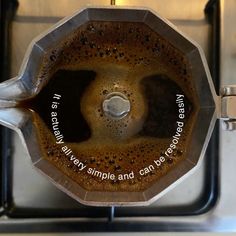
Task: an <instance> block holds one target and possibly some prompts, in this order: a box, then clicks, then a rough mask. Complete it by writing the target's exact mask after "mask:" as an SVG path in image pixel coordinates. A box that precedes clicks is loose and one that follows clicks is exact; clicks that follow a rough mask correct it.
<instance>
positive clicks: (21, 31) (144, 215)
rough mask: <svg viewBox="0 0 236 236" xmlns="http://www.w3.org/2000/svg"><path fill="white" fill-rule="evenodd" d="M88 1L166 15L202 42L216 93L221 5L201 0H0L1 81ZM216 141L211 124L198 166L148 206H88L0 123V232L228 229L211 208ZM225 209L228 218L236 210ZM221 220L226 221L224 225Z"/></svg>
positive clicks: (217, 198)
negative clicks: (52, 178) (38, 40)
mask: <svg viewBox="0 0 236 236" xmlns="http://www.w3.org/2000/svg"><path fill="white" fill-rule="evenodd" d="M88 2H89V3H91V4H90V5H96V6H98V5H110V4H114V3H115V4H116V5H131V6H145V7H148V8H151V9H153V10H155V11H157V12H158V13H159V14H160V15H162V16H163V17H166V18H168V19H169V20H170V21H171V22H172V23H174V24H175V25H176V26H177V27H178V28H179V29H180V30H182V31H183V32H184V33H185V34H187V35H188V36H190V37H191V38H193V39H194V40H195V41H197V42H198V43H199V44H200V45H201V46H202V48H203V50H204V52H205V54H206V56H207V59H208V63H209V67H210V70H211V74H212V77H213V80H214V83H215V87H216V91H218V90H219V84H220V80H219V79H220V76H219V75H220V71H219V68H220V67H219V65H220V64H219V63H220V59H219V52H220V50H221V47H220V46H221V44H220V42H221V40H222V38H220V36H221V34H220V29H222V28H219V26H221V27H222V26H223V24H222V23H224V21H223V18H222V16H223V14H224V13H225V8H222V6H224V5H226V3H225V2H224V1H221V2H220V1H209V2H208V1H207V0H198V1H194V0H191V1H187V0H181V4H179V1H177V0H168V3H167V2H166V1H165V3H164V2H163V1H161V0H155V1H149V2H148V3H147V2H144V1H142V0H141V1H138V0H128V1H122V0H116V1H110V0H97V1H96V0H93V1H85V0H83V1H77V0H70V1H69V2H68V1H66V0H60V1H58V0H51V1H45V0H34V4H32V1H31V0H19V1H18V4H17V2H16V1H7V0H5V1H4V0H2V1H1V14H2V15H1V39H0V40H1V43H0V45H1V51H0V52H1V57H2V58H1V60H0V61H1V80H2V81H3V80H6V79H9V78H11V77H14V76H16V75H17V73H18V70H19V67H20V65H21V62H22V59H23V56H24V54H25V52H26V49H27V47H28V45H29V44H30V41H31V40H32V39H33V38H34V37H35V36H37V35H39V34H40V33H41V32H43V31H44V30H46V29H48V28H49V27H50V26H52V25H53V24H54V23H56V22H57V21H58V20H60V19H61V18H62V17H64V16H66V15H70V14H71V13H73V12H74V11H76V10H78V9H80V8H82V7H83V6H86V5H88ZM230 2H233V1H231V0H229V1H228V3H229V4H230ZM228 3H227V4H228ZM166 4H168V7H166ZM234 5H235V3H234ZM227 6H228V5H227ZM235 6H236V5H235ZM235 9H236V8H235ZM220 23H221V25H220ZM224 56H225V57H227V55H226V54H225V55H224ZM222 71H223V70H222ZM221 73H222V72H221ZM221 84H222V82H221ZM224 135H227V134H223V136H224ZM221 137H222V135H221ZM221 143H224V141H223V142H222V141H221ZM226 145H227V144H226ZM218 147H219V125H218V123H217V125H216V126H215V130H214V133H213V135H212V138H211V141H210V144H209V146H208V149H207V152H206V155H205V158H204V161H203V162H202V164H201V166H200V167H199V168H198V170H197V171H196V172H195V173H194V174H193V175H191V176H190V177H188V178H187V179H185V180H184V181H183V182H182V183H181V184H180V185H178V186H177V187H176V188H175V189H173V190H172V191H170V192H168V193H167V194H166V195H164V196H163V197H162V198H161V199H159V200H158V201H156V202H155V203H153V204H152V205H150V206H147V207H88V206H84V205H81V204H80V203H78V202H76V201H75V200H73V199H72V198H70V197H68V196H67V195H66V194H64V193H63V192H61V191H60V190H58V189H57V188H56V187H54V186H53V185H52V184H51V183H50V182H49V181H48V180H47V179H46V178H44V177H43V176H42V175H41V174H39V173H38V172H37V171H36V170H35V169H33V167H32V165H31V161H30V157H29V156H28V154H27V153H26V150H25V149H24V147H23V145H22V144H21V141H20V139H19V137H18V135H17V134H15V133H13V132H12V131H10V130H8V129H5V128H1V155H2V158H1V169H2V175H1V209H0V210H1V211H0V213H1V218H0V232H48V231H51V232H52V231H54V232H63V231H70V232H73V231H95V232H99V231H219V230H226V231H233V230H234V231H235V230H236V225H233V224H232V223H230V222H231V221H232V219H233V218H230V219H229V218H228V216H227V217H226V218H223V216H222V215H221V213H220V212H221V211H220V210H219V209H222V206H221V204H227V201H226V200H224V199H223V200H224V202H223V203H222V198H224V192H222V193H221V191H220V190H222V188H221V186H222V181H223V180H224V178H223V176H222V172H225V171H226V170H225V169H224V168H226V167H224V166H223V165H221V166H220V168H219V160H220V158H222V156H223V155H224V154H223V153H222V152H223V150H224V148H223V149H221V151H220V152H219V149H218ZM221 147H222V146H221ZM227 150H228V149H227ZM232 153H233V152H232ZM231 156H232V154H231ZM226 158H227V157H226ZM230 160H231V159H230ZM229 162H230V161H229ZM231 164H232V165H233V158H232V163H231ZM222 168H223V171H222ZM226 174H227V173H226ZM228 178H229V177H228ZM231 178H233V173H231ZM223 184H224V183H223ZM227 191H228V190H227ZM227 197H229V196H227ZM219 207H220V208H219ZM227 207H228V206H227ZM223 208H224V207H223ZM231 211H233V209H231ZM233 213H234V214H235V216H236V209H234V211H233ZM230 216H231V217H232V215H230ZM227 220H228V221H227ZM222 222H226V226H224V225H223V223H222Z"/></svg>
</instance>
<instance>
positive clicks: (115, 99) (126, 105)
mask: <svg viewBox="0 0 236 236" xmlns="http://www.w3.org/2000/svg"><path fill="white" fill-rule="evenodd" d="M102 108H103V112H104V113H105V115H107V116H108V117H111V118H113V119H121V118H123V117H125V116H126V115H127V114H128V113H129V111H130V101H129V100H128V98H127V97H126V96H125V95H123V94H120V93H119V94H117V93H112V94H109V95H108V96H107V98H106V99H105V100H104V101H103V103H102Z"/></svg>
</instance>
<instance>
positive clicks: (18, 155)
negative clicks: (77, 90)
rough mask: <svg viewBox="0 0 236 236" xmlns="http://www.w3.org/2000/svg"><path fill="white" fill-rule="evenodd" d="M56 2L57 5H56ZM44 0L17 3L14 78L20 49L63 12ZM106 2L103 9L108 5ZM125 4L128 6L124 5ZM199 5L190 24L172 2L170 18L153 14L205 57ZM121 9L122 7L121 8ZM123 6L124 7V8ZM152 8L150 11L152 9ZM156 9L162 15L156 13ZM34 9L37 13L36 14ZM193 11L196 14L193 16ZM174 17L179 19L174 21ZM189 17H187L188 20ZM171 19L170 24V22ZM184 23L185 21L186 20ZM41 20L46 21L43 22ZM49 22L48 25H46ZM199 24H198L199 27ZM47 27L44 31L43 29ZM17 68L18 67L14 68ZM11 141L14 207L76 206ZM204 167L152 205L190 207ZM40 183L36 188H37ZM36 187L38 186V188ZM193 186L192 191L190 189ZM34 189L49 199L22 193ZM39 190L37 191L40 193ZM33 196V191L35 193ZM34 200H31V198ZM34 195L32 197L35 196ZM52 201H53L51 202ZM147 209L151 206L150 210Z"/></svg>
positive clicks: (73, 7) (200, 187) (74, 5)
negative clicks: (194, 43)
mask: <svg viewBox="0 0 236 236" xmlns="http://www.w3.org/2000/svg"><path fill="white" fill-rule="evenodd" d="M56 2H57V1H56ZM45 3H46V2H45V0H41V1H40V0H37V1H35V5H34V6H32V5H31V4H30V0H28V1H27V0H23V1H20V5H19V9H18V12H17V16H16V18H15V21H14V23H13V30H12V33H13V35H12V36H13V39H14V41H13V42H12V48H13V50H12V54H13V56H12V59H13V63H12V74H16V73H17V70H18V68H19V65H20V64H21V60H22V58H23V55H24V54H25V50H23V47H24V49H26V48H27V46H28V44H29V43H30V41H31V40H32V39H33V38H34V37H35V36H36V35H38V34H40V33H41V32H42V31H43V30H45V29H47V27H49V26H51V25H53V23H56V22H57V21H58V20H59V19H60V18H61V17H62V15H61V14H59V12H61V11H60V9H62V8H63V9H64V7H63V6H64V5H63V1H60V2H57V3H56V4H55V3H54V1H50V4H47V7H46V8H45V5H44V4H45ZM109 3H110V2H109V1H108V3H107V5H109ZM126 3H129V2H126ZM150 3H153V2H152V1H150ZM199 3H200V4H199V5H198V4H197V5H196V6H195V7H196V8H195V9H192V11H193V14H191V18H192V21H189V22H188V20H186V18H187V16H186V15H185V14H186V12H185V11H183V12H182V13H183V14H182V15H181V14H180V10H181V9H180V8H179V7H178V6H177V5H176V4H175V1H170V5H173V6H175V7H176V9H175V10H173V12H172V15H170V12H169V10H167V9H166V8H164V5H163V3H161V1H159V2H158V4H157V5H158V8H157V6H155V8H154V10H157V11H158V12H159V13H160V14H162V15H163V16H165V15H166V11H167V12H169V13H168V14H167V16H168V17H169V18H170V19H171V20H172V21H173V22H174V23H175V24H176V25H177V26H178V27H179V28H180V29H181V30H182V31H183V32H186V34H188V35H189V36H190V37H192V38H193V39H195V41H197V42H198V43H199V44H200V45H201V46H202V47H203V48H204V49H205V52H206V53H208V50H207V48H208V45H207V42H208V33H209V30H210V29H209V25H208V24H207V22H206V20H205V19H204V14H203V12H202V9H203V7H204V4H205V3H206V1H201V2H199ZM64 4H66V1H64ZM101 4H102V2H101V1H98V2H97V4H96V5H101ZM117 4H118V5H119V4H120V2H119V1H118V2H117ZM122 5H124V3H123V4H122ZM125 5H126V4H125ZM131 5H132V6H135V5H137V4H132V3H131ZM145 6H146V7H149V5H145ZM79 7H80V6H78V4H77V1H71V2H70V5H69V6H68V5H67V7H66V9H65V11H64V13H65V15H70V14H71V13H72V12H73V11H75V10H77V9H78V8H79ZM152 7H154V6H153V5H152ZM159 7H160V8H161V10H162V11H159ZM186 7H189V8H191V4H187V6H186ZM37 9H38V10H37ZM195 11H198V13H197V14H196V12H195ZM176 17H179V19H178V18H176ZM188 17H189V16H188ZM173 19H174V20H173ZM187 19H188V18H187ZM45 20H47V21H46V22H45ZM47 22H49V23H47ZM196 22H197V24H196ZM199 22H200V23H199ZM46 26H47V27H46ZM21 32H26V33H25V34H22V33H21ZM17 65H18V66H17ZM14 140H15V141H16V142H15V144H14V146H15V147H16V148H15V152H14V164H15V166H14V179H13V181H14V193H13V194H14V199H15V201H16V204H18V205H20V206H22V207H23V206H29V205H31V204H32V206H35V207H37V206H40V207H45V206H47V207H52V208H53V207H57V206H58V204H60V202H61V201H63V203H64V204H68V206H69V207H73V206H76V205H77V204H76V203H74V202H73V200H71V199H69V198H68V197H67V196H65V195H64V194H63V193H61V192H59V191H58V190H57V189H54V188H53V186H51V185H50V183H48V182H47V180H45V179H43V178H42V177H41V176H39V175H38V174H37V173H36V172H35V170H32V167H31V165H30V161H29V160H28V159H29V157H28V159H27V155H26V153H25V151H24V150H23V149H22V147H21V145H20V143H19V139H18V137H16V136H15V135H14ZM22 163H24V165H25V168H24V169H25V171H23V173H22ZM28 176H31V178H28ZM22 178H24V181H22ZM203 178H204V165H201V168H199V169H198V170H197V171H196V173H195V174H194V175H193V176H191V177H189V178H187V179H186V180H185V182H183V183H182V184H180V186H179V187H176V188H175V189H174V190H172V191H171V192H170V193H168V194H167V195H165V197H162V199H160V200H159V201H157V202H156V204H157V205H158V206H160V207H163V206H179V205H183V206H184V205H187V204H191V202H194V201H196V200H197V199H198V198H199V197H200V196H201V194H202V191H203V189H204V183H203ZM39 183H40V184H39ZM38 184H39V185H38ZM193 185H194V186H195V187H194V188H193V187H192V186H193ZM30 186H32V188H34V189H35V187H34V186H41V188H37V189H38V191H42V190H43V192H44V191H45V193H46V192H47V195H48V194H49V195H50V196H51V198H48V197H47V195H46V196H45V194H41V195H37V194H36V193H34V192H30V191H25V189H30V188H31V187H30ZM40 189H41V190H40ZM36 192H37V191H36ZM32 195H33V196H34V197H36V199H35V198H32V197H33V196H32ZM35 195H36V196H35ZM40 197H42V198H43V199H44V200H43V201H39V200H37V198H40ZM51 199H53V200H51ZM150 207H151V206H150Z"/></svg>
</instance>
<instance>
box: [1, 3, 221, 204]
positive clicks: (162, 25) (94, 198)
mask: <svg viewBox="0 0 236 236" xmlns="http://www.w3.org/2000/svg"><path fill="white" fill-rule="evenodd" d="M90 21H101V22H102V21H106V22H140V23H144V24H145V25H146V26H147V27H149V28H150V29H151V30H152V31H154V32H157V33H158V34H159V35H161V37H162V38H164V39H165V40H166V41H167V42H168V43H169V44H171V45H172V46H173V47H175V48H177V49H178V50H179V51H181V52H182V53H183V54H184V55H185V57H186V58H187V60H188V63H189V65H190V68H191V74H192V80H193V81H192V83H193V85H194V87H195V93H196V99H197V104H198V109H197V112H196V114H195V119H194V124H193V129H192V133H191V140H190V142H189V145H188V147H187V148H186V158H185V159H184V160H182V161H181V162H180V163H179V164H178V165H177V166H176V167H175V168H173V169H171V170H170V171H169V172H168V173H166V175H165V176H163V177H162V178H160V179H159V180H158V181H156V182H155V183H154V184H152V185H151V186H150V187H149V188H147V189H145V190H143V191H137V192H135V191H134V192H130V191H127V192H126V191H114V192H112V191H92V190H86V189H84V188H83V187H81V186H80V185H78V183H76V182H75V181H73V180H72V179H71V178H70V177H68V176H66V175H65V174H63V173H62V172H61V171H60V170H58V168H56V167H55V166H53V165H52V164H51V163H50V162H48V161H47V160H45V159H44V158H43V153H42V150H41V149H40V147H39V144H38V143H39V142H38V137H37V130H36V127H35V125H34V123H33V118H32V114H31V113H29V112H26V111H25V110H23V109H21V108H19V107H17V104H18V103H19V102H21V101H24V100H27V99H29V98H32V97H34V96H36V95H37V94H39V93H40V91H41V90H42V88H43V87H44V86H46V85H47V83H48V81H47V80H43V81H38V80H37V79H35V78H37V75H38V73H39V70H40V67H41V64H42V62H43V60H44V58H45V56H46V55H47V52H48V51H50V49H51V47H52V46H54V45H55V44H57V43H58V42H60V41H61V40H63V39H64V38H65V37H67V36H68V35H70V34H71V33H72V32H73V31H74V30H76V29H78V28H79V27H80V26H82V25H84V24H85V23H87V22H90ZM216 100H217V96H216V94H215V90H214V86H213V84H212V80H211V77H210V73H209V69H208V67H207V63H206V59H205V57H204V54H203V52H202V49H201V48H200V47H199V46H198V44H196V43H195V42H193V41H192V40H191V39H189V38H188V37H187V36H185V35H183V34H182V33H181V32H180V31H179V30H178V29H176V27H175V26H174V25H172V24H171V23H170V22H169V21H167V20H166V19H163V18H162V17H160V16H158V15H157V14H156V13H154V12H152V11H151V10H149V9H135V8H129V9H127V8H117V7H112V8H86V9H83V10H81V11H79V12H76V13H75V14H74V15H73V16H70V17H67V18H65V19H63V20H62V21H60V22H59V23H58V24H56V25H55V26H54V27H52V28H51V29H50V30H48V31H47V32H45V33H44V34H43V35H40V36H39V37H38V38H36V39H34V40H33V42H32V44H31V45H30V47H29V49H28V51H27V53H26V56H25V58H24V61H23V63H22V67H21V69H20V72H19V75H18V76H17V77H16V78H13V79H11V80H9V81H6V82H4V83H2V84H0V107H1V109H0V123H1V124H3V125H5V126H7V127H9V128H11V129H14V130H15V131H17V132H18V133H19V135H20V137H21V139H22V142H23V144H24V146H25V148H26V149H27V150H28V153H29V155H30V157H31V160H32V163H33V165H34V166H35V167H36V168H37V169H38V170H40V171H41V172H42V173H43V174H44V175H46V176H47V177H48V178H49V179H50V180H51V181H52V182H53V183H54V184H55V185H56V186H57V187H58V188H60V189H61V190H62V191H64V192H66V193H67V194H68V195H70V196H72V197H73V198H74V199H76V200H78V201H80V202H82V203H84V204H88V205H99V206H101V205H148V204H150V203H151V202H153V201H154V200H156V199H157V198H159V197H161V196H162V195H163V194H164V193H165V192H167V191H168V190H169V189H170V188H172V187H173V186H175V185H176V184H177V183H179V182H180V181H181V180H182V179H184V178H185V177H186V176H187V175H188V174H190V173H191V172H192V171H193V170H194V169H195V168H196V167H197V166H198V165H199V163H200V160H201V159H202V158H203V156H204V152H205V150H206V147H207V144H208V141H209V138H210V135H211V132H212V130H213V127H214V123H215V120H216Z"/></svg>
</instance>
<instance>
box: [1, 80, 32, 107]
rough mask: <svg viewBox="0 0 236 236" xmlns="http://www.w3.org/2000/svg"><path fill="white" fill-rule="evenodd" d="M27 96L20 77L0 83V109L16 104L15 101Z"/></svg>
mask: <svg viewBox="0 0 236 236" xmlns="http://www.w3.org/2000/svg"><path fill="white" fill-rule="evenodd" d="M28 96H29V93H28V92H27V89H26V87H25V85H24V83H23V81H22V80H21V77H15V78H12V79H9V80H7V81H4V82H2V83H0V109H1V108H7V107H14V106H16V104H17V102H19V101H21V100H23V99H25V98H26V97H28Z"/></svg>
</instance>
